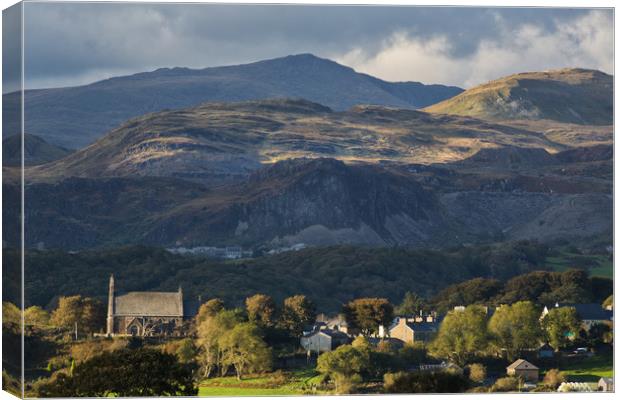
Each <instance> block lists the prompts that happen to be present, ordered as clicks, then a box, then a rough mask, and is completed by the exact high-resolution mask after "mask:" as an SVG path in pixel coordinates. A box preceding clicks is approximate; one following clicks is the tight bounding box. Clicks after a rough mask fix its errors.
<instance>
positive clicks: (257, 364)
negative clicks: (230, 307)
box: [219, 322, 272, 380]
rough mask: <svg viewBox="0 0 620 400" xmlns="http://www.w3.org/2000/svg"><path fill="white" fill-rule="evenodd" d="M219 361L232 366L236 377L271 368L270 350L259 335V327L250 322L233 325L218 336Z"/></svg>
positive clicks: (239, 377)
mask: <svg viewBox="0 0 620 400" xmlns="http://www.w3.org/2000/svg"><path fill="white" fill-rule="evenodd" d="M219 346H220V349H221V352H222V358H221V362H222V364H223V365H225V366H233V367H234V368H235V373H236V374H237V379H239V380H241V378H242V376H243V375H244V374H246V373H248V372H250V373H252V372H266V371H268V370H269V369H271V363H272V355H271V350H270V349H269V347H267V344H266V343H265V342H264V341H263V339H262V338H261V336H260V333H259V328H258V326H257V325H256V324H254V323H252V322H244V323H241V324H237V325H235V326H234V327H233V328H232V329H231V330H229V331H227V332H224V334H223V335H222V336H221V337H220V338H219Z"/></svg>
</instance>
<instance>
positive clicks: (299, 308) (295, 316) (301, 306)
mask: <svg viewBox="0 0 620 400" xmlns="http://www.w3.org/2000/svg"><path fill="white" fill-rule="evenodd" d="M315 318H316V308H315V306H314V304H313V303H312V302H311V301H310V300H309V299H308V298H307V297H306V296H304V295H296V296H291V297H287V298H286V299H284V307H283V308H282V316H281V317H280V324H281V326H282V327H283V328H284V329H286V330H288V331H289V332H290V333H291V334H292V335H293V336H296V337H298V336H301V334H302V333H303V328H304V326H305V325H307V324H309V323H311V322H313V321H314V319H315Z"/></svg>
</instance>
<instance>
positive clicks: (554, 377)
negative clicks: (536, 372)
mask: <svg viewBox="0 0 620 400" xmlns="http://www.w3.org/2000/svg"><path fill="white" fill-rule="evenodd" d="M562 382H566V376H564V373H563V372H561V371H560V370H558V369H555V368H553V369H550V370H549V371H547V373H546V374H545V377H544V379H543V384H544V385H545V386H547V387H550V388H552V389H557V388H558V386H560V384H561V383H562Z"/></svg>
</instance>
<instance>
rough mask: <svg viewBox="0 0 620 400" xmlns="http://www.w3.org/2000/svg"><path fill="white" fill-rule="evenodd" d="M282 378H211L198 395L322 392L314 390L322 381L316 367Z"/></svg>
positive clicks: (263, 376)
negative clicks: (314, 386)
mask: <svg viewBox="0 0 620 400" xmlns="http://www.w3.org/2000/svg"><path fill="white" fill-rule="evenodd" d="M285 376H286V379H282V374H279V373H277V372H275V373H271V374H262V375H253V376H248V377H245V378H243V379H242V380H241V381H239V380H238V379H237V378H236V377H234V376H226V377H220V378H211V379H207V380H205V381H203V382H202V383H201V384H200V387H199V390H198V396H204V397H209V396H285V395H301V394H314V393H316V394H320V391H314V392H313V391H312V386H313V385H318V384H319V383H320V381H321V378H322V377H321V375H319V374H318V373H317V372H316V371H315V370H314V369H312V368H306V369H299V370H295V371H290V372H289V373H287V374H286V375H285Z"/></svg>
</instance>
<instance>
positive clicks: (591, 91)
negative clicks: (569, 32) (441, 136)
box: [425, 68, 613, 125]
mask: <svg viewBox="0 0 620 400" xmlns="http://www.w3.org/2000/svg"><path fill="white" fill-rule="evenodd" d="M425 111H428V112H431V113H438V114H452V115H466V116H472V117H477V118H484V119H493V120H509V119H534V120H539V119H548V120H553V121H559V122H565V123H574V124H583V125H611V124H612V122H613V77H612V76H611V75H607V74H605V73H603V72H600V71H595V70H587V69H577V68H567V69H560V70H554V71H545V72H527V73H521V74H515V75H510V76H507V77H504V78H501V79H497V80H494V81H491V82H488V83H485V84H482V85H480V86H477V87H474V88H472V89H468V90H466V91H464V92H463V93H461V94H459V95H458V96H455V97H453V98H450V99H447V100H444V101H442V102H440V103H437V104H434V105H431V106H429V107H426V108H425Z"/></svg>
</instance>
